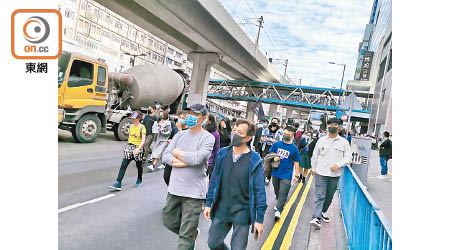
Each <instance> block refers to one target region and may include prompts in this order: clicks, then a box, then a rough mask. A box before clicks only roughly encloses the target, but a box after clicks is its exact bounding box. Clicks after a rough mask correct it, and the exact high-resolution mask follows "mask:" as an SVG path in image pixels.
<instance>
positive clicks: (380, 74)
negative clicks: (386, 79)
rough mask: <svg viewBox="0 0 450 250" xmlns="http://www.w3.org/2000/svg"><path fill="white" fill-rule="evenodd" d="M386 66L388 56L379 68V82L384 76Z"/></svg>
mask: <svg viewBox="0 0 450 250" xmlns="http://www.w3.org/2000/svg"><path fill="white" fill-rule="evenodd" d="M385 66H386V57H385V58H384V59H383V61H382V62H381V64H380V69H379V70H378V78H377V82H378V81H379V80H381V79H382V78H383V76H384V68H385Z"/></svg>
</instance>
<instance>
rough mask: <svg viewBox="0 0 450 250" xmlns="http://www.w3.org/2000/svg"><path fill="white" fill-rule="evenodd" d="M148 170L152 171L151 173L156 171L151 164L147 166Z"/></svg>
mask: <svg viewBox="0 0 450 250" xmlns="http://www.w3.org/2000/svg"><path fill="white" fill-rule="evenodd" d="M147 168H148V169H150V171H152V172H153V171H155V168H154V167H153V164H150V165H148V166H147Z"/></svg>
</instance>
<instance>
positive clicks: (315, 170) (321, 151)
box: [310, 118, 352, 228]
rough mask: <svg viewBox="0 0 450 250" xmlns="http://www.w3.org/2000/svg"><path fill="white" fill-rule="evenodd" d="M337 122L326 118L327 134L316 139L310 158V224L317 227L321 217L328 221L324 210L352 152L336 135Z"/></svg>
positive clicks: (328, 204) (350, 158)
mask: <svg viewBox="0 0 450 250" xmlns="http://www.w3.org/2000/svg"><path fill="white" fill-rule="evenodd" d="M339 124H340V121H339V120H338V119H336V118H331V119H329V120H328V122H327V127H328V135H326V136H324V137H321V138H320V139H319V140H318V141H317V143H316V146H315V147H314V152H313V157H312V159H311V170H312V171H311V174H312V175H313V176H314V186H315V191H314V195H315V197H314V207H313V218H312V220H311V221H310V224H311V225H313V226H315V227H317V228H321V224H320V220H321V219H323V221H325V222H330V219H329V218H328V216H327V214H326V212H327V210H328V207H329V206H330V204H331V202H332V200H333V195H334V193H335V192H336V188H337V184H338V181H339V177H340V176H341V175H342V173H343V171H344V170H343V168H344V167H345V166H346V165H348V164H350V163H351V161H352V152H351V150H350V145H349V144H348V141H347V139H346V138H343V137H341V136H339V135H338V129H339Z"/></svg>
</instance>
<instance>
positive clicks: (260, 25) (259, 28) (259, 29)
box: [255, 16, 264, 50]
mask: <svg viewBox="0 0 450 250" xmlns="http://www.w3.org/2000/svg"><path fill="white" fill-rule="evenodd" d="M257 22H258V23H259V24H258V36H256V43H255V50H256V48H258V42H259V34H260V33H261V28H262V27H263V25H262V24H263V23H264V19H263V16H261V17H260V18H258V21H257Z"/></svg>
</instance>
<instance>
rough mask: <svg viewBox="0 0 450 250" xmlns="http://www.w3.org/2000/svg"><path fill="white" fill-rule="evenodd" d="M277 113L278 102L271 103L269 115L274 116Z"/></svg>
mask: <svg viewBox="0 0 450 250" xmlns="http://www.w3.org/2000/svg"><path fill="white" fill-rule="evenodd" d="M276 115H277V105H276V104H270V107H269V116H270V118H274V117H275V116H276Z"/></svg>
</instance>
